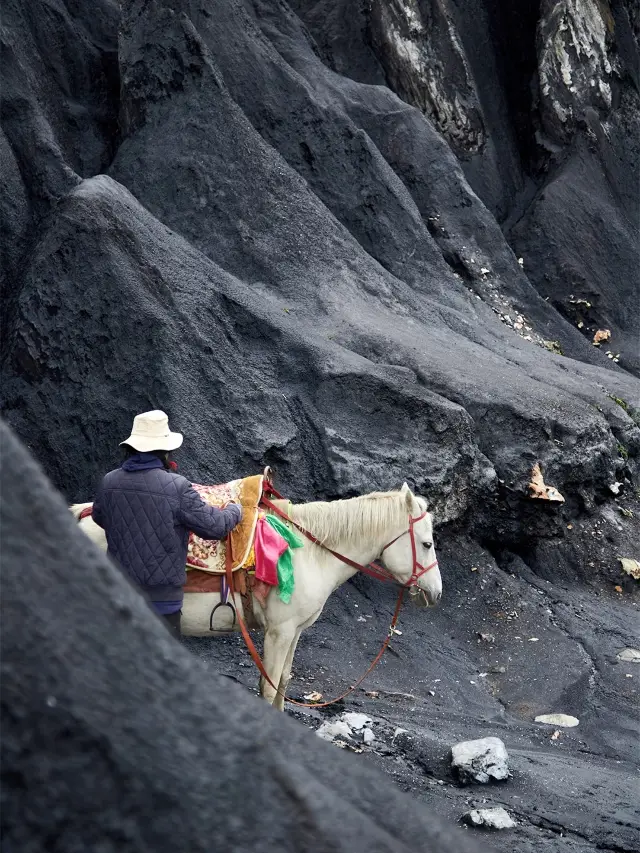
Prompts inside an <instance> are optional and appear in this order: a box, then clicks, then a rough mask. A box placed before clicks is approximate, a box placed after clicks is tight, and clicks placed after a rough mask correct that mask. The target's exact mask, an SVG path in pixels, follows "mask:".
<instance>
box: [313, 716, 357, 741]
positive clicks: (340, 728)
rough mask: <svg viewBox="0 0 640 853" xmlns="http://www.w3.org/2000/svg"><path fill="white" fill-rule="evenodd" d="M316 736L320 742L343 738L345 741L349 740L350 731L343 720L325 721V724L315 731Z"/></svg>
mask: <svg viewBox="0 0 640 853" xmlns="http://www.w3.org/2000/svg"><path fill="white" fill-rule="evenodd" d="M316 734H317V735H318V737H321V738H322V740H335V739H336V738H337V737H344V738H347V740H351V729H350V728H349V726H348V725H347V723H345V722H344V720H338V719H333V720H327V722H326V723H323V724H322V725H321V726H320V728H319V729H317V731H316Z"/></svg>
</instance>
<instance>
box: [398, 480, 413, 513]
mask: <svg viewBox="0 0 640 853" xmlns="http://www.w3.org/2000/svg"><path fill="white" fill-rule="evenodd" d="M400 494H401V495H403V496H404V499H405V502H406V504H407V509H408V510H409V512H411V510H412V509H413V492H412V491H411V489H410V488H409V486H408V485H407V484H406V483H403V484H402V488H401V489H400Z"/></svg>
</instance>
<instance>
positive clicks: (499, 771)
mask: <svg viewBox="0 0 640 853" xmlns="http://www.w3.org/2000/svg"><path fill="white" fill-rule="evenodd" d="M508 762H509V756H508V754H507V749H506V747H505V745H504V743H503V742H502V741H501V740H500V738H497V737H483V738H480V739H479V740H467V741H463V742H462V743H457V744H456V745H455V746H453V747H452V748H451V766H452V767H453V769H454V770H455V771H456V772H457V773H458V776H459V777H460V781H461V782H482V783H486V782H490V781H492V780H496V781H500V780H501V779H507V778H508V777H509V764H508Z"/></svg>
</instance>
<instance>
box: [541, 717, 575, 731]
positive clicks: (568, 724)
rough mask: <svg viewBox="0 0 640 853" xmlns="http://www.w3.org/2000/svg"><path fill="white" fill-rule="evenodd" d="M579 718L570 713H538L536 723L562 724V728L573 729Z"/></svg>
mask: <svg viewBox="0 0 640 853" xmlns="http://www.w3.org/2000/svg"><path fill="white" fill-rule="evenodd" d="M579 722H580V720H579V719H578V718H577V717H572V716H571V715H570V714H540V715H539V716H538V717H536V723H544V724H545V725H547V726H562V728H564V729H573V728H574V727H575V726H577V725H578V723H579Z"/></svg>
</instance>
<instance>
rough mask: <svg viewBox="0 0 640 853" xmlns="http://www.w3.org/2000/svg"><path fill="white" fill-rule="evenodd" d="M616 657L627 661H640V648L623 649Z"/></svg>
mask: <svg viewBox="0 0 640 853" xmlns="http://www.w3.org/2000/svg"><path fill="white" fill-rule="evenodd" d="M616 657H617V658H618V660H622V661H624V662H625V663H640V650H638V649H623V650H622V651H621V652H618V654H617V655H616Z"/></svg>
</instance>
